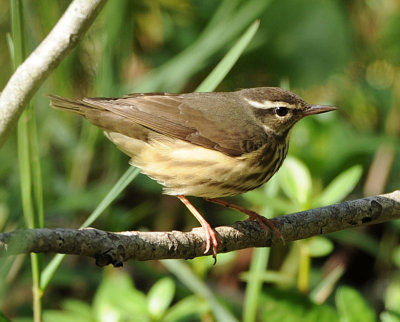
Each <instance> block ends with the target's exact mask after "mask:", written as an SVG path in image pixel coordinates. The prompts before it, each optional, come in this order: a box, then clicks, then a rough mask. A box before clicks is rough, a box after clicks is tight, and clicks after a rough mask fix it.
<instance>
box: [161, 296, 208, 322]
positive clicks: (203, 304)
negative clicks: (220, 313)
mask: <svg viewBox="0 0 400 322" xmlns="http://www.w3.org/2000/svg"><path fill="white" fill-rule="evenodd" d="M208 310H209V305H208V303H207V301H206V300H202V299H200V298H199V297H198V296H196V295H192V296H188V297H185V298H184V299H183V300H181V301H179V302H178V303H176V304H175V305H174V306H172V307H171V308H170V309H169V310H168V311H167V312H166V314H165V316H164V317H163V321H164V322H175V321H200V320H201V316H202V315H203V314H205V313H207V312H208Z"/></svg>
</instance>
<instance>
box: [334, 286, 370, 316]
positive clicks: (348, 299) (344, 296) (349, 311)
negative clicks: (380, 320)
mask: <svg viewBox="0 0 400 322" xmlns="http://www.w3.org/2000/svg"><path fill="white" fill-rule="evenodd" d="M335 302H336V306H337V309H338V313H339V316H340V321H346V322H372V321H376V316H375V312H374V311H373V310H371V308H370V306H369V304H368V303H367V302H366V301H365V300H364V299H363V297H362V296H361V294H360V293H359V292H358V291H357V290H355V289H354V288H351V287H349V286H341V287H340V288H338V290H337V291H336V296H335Z"/></svg>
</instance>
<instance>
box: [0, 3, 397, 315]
mask: <svg viewBox="0 0 400 322" xmlns="http://www.w3.org/2000/svg"><path fill="white" fill-rule="evenodd" d="M68 4H69V1H51V0H42V1H24V2H23V31H22V33H23V35H24V36H23V39H22V40H21V42H22V43H24V44H25V47H26V48H25V49H26V52H27V53H29V52H30V51H31V50H32V49H33V48H34V47H35V46H36V45H37V44H38V43H39V42H40V41H41V40H42V39H43V38H44V37H45V35H46V34H47V33H48V32H49V31H50V29H51V28H52V26H53V25H54V24H55V23H56V21H57V20H58V19H59V17H60V16H61V14H62V13H63V12H64V10H65V8H66V7H67V5H68ZM0 6H1V8H2V10H0V64H1V66H2V73H0V87H1V88H2V87H4V85H5V84H6V82H7V79H8V78H9V77H10V75H11V73H12V70H13V63H12V61H13V59H11V56H13V57H14V58H15V53H16V49H15V48H17V47H15V46H16V45H17V43H16V38H15V32H13V37H12V40H13V41H14V54H13V51H11V55H10V51H9V49H8V48H7V34H9V33H10V32H11V26H12V23H13V22H15V21H13V20H12V19H11V16H12V15H11V13H10V12H11V7H10V2H9V1H6V0H0ZM256 19H259V20H260V26H259V29H258V31H257V33H256V34H255V36H254V38H253V39H252V41H251V42H250V45H249V46H248V47H247V50H246V51H245V52H244V53H243V54H242V55H241V57H240V59H239V60H238V62H237V63H236V64H235V65H234V67H233V68H232V70H231V71H230V73H229V74H228V75H227V77H226V78H225V79H224V80H223V81H222V83H221V84H220V85H219V86H218V88H217V90H219V91H224V90H226V91H230V90H235V89H237V88H245V87H256V86H281V87H285V88H290V89H291V90H292V91H294V92H296V93H297V94H299V95H301V96H302V97H303V98H304V99H306V100H307V101H309V102H313V103H319V104H332V105H336V106H339V107H340V109H339V110H338V111H337V112H335V113H329V114H327V115H321V116H319V117H313V118H310V119H306V120H304V121H302V122H301V124H299V125H297V126H296V128H295V129H294V131H293V133H292V140H291V148H290V151H289V153H290V155H291V157H290V158H289V159H288V160H287V161H286V162H285V165H284V167H283V168H282V169H281V171H280V172H279V174H278V175H276V176H275V177H274V178H273V179H272V180H271V181H270V182H269V183H268V184H266V185H265V186H264V187H262V188H260V189H258V190H256V191H253V192H250V193H247V194H245V195H243V196H239V197H237V198H234V199H235V201H236V202H238V203H241V204H243V205H246V206H248V207H251V208H252V209H255V210H257V211H259V212H260V213H262V214H264V215H267V216H276V215H282V214H285V213H288V212H293V211H299V210H302V209H307V208H310V207H317V206H322V205H327V204H331V203H334V202H338V201H340V200H343V199H344V198H359V197H362V196H364V195H373V194H378V193H382V192H389V191H392V190H395V189H399V185H400V162H399V160H400V4H399V3H398V1H396V0H374V1H368V2H364V1H334V0H329V1H317V0H311V1H300V0H279V1H278V0H271V1H264V0H225V1H209V0H206V1H196V0H192V1H189V0H157V1H145V0H137V1H129V0H119V1H109V2H108V3H107V5H106V6H105V8H104V9H103V11H102V12H101V14H100V16H99V17H98V19H97V20H96V22H95V23H94V25H93V26H92V27H91V29H90V30H89V33H88V34H87V35H86V36H85V38H84V39H83V40H82V41H81V42H80V44H79V46H78V48H77V49H75V50H74V51H73V52H72V53H71V54H70V55H69V56H68V57H67V58H66V59H65V61H64V62H63V63H62V64H61V65H60V66H59V68H58V69H57V70H56V72H55V73H53V75H51V77H50V78H49V80H48V81H47V82H46V84H45V86H43V87H42V88H41V89H40V90H39V92H38V93H37V95H35V97H34V99H33V102H32V105H33V107H32V108H31V112H30V114H27V115H25V118H24V120H31V119H36V123H34V124H36V129H35V128H34V127H33V129H32V126H31V127H28V130H27V131H28V135H26V136H25V137H27V138H29V140H31V141H32V140H33V143H32V142H25V145H24V142H23V140H22V139H21V138H23V137H24V136H23V133H24V130H23V129H24V128H23V125H20V126H19V129H18V137H19V138H18V139H17V131H15V135H13V136H12V137H11V138H10V139H9V140H8V142H7V144H6V145H5V146H4V147H3V148H2V149H1V150H0V182H1V184H0V229H1V230H2V231H11V230H15V229H18V228H23V227H25V226H26V221H27V220H24V215H23V214H26V206H23V205H26V204H25V203H24V202H23V200H24V198H23V197H21V196H23V195H24V193H26V191H25V192H24V187H27V186H28V183H29V182H30V181H29V180H31V179H29V175H27V174H26V173H25V174H24V171H21V170H23V169H24V162H25V161H26V160H27V159H29V158H31V159H32V160H31V161H33V163H31V164H37V163H38V160H40V169H41V178H42V179H41V180H42V182H43V187H42V188H41V187H38V179H37V178H36V179H35V177H33V180H31V181H32V183H29V184H32V185H33V186H36V187H35V188H33V191H39V192H40V191H41V189H42V191H43V192H42V195H43V200H42V202H43V207H42V208H41V206H40V200H41V199H40V198H39V197H37V196H36V197H35V198H34V200H36V204H35V205H36V206H35V207H36V208H35V209H36V210H35V211H36V212H39V213H40V209H43V212H44V225H45V226H46V227H73V228H76V227H79V226H81V224H82V223H83V222H84V221H85V220H86V218H87V217H88V215H89V214H90V213H91V212H92V211H93V210H94V209H95V208H96V207H97V206H98V205H99V204H100V203H101V202H102V201H103V200H104V198H105V196H106V195H107V194H108V193H110V190H111V188H112V187H113V186H114V184H115V183H116V182H117V181H118V179H119V178H120V177H121V176H122V175H123V173H124V172H125V171H126V169H127V168H128V164H127V161H128V158H127V157H126V156H125V155H123V154H122V153H121V152H119V151H118V150H117V149H116V148H115V147H114V146H113V145H112V144H111V143H110V142H108V141H107V140H106V139H105V138H104V136H103V135H102V134H101V132H100V131H99V130H98V129H97V128H95V127H93V126H92V125H90V124H88V122H86V121H84V120H81V119H79V118H77V117H75V116H72V115H68V114H66V113H62V112H60V111H55V110H53V109H50V108H49V106H48V99H47V98H46V97H45V96H44V94H46V93H54V94H58V95H64V96H70V97H79V96H83V95H85V96H120V95H123V94H126V93H132V92H142V91H143V92H146V91H147V92H155V91H170V92H190V91H193V90H195V89H196V88H197V86H198V85H199V84H200V83H201V82H202V81H203V80H204V79H205V78H206V77H207V75H209V74H210V72H211V71H212V69H213V68H214V67H215V66H216V65H217V64H218V62H219V61H220V60H221V59H222V57H223V56H224V55H225V54H226V53H227V52H228V51H229V50H230V49H231V48H232V46H233V45H234V43H235V42H236V41H237V40H238V39H239V38H240V37H241V36H242V35H243V34H244V32H245V30H246V29H247V28H248V27H249V26H250V25H251V24H252V23H253V22H254V21H255V20H256ZM14 31H15V30H14ZM29 131H33V132H29ZM29 133H30V135H29ZM32 133H37V141H36V144H37V150H36V151H37V153H36V154H35V152H34V151H35V147H34V145H35V139H34V138H33V139H32ZM29 140H28V141H29ZM32 145H33V147H32ZM17 146H18V149H17ZM24 146H25V147H27V148H26V149H25V150H24V148H23V147H24ZM26 150H28V152H29V151H31V152H32V151H33V153H31V154H29V153H28V155H26V154H24V151H25V152H26ZM17 160H19V165H18V162H17ZM33 169H35V166H33ZM32 172H33V173H37V172H35V171H34V170H33V171H32ZM130 175H131V176H132V177H133V176H134V174H132V173H131V174H130ZM27 180H28V181H29V182H27ZM36 189H38V190H36ZM25 190H26V189H25ZM160 192H161V188H160V187H159V186H158V185H157V184H156V183H155V182H153V181H151V180H150V179H148V178H147V177H145V176H142V175H139V176H137V177H136V178H135V180H134V181H133V182H132V184H130V185H129V186H128V187H127V188H126V189H124V190H123V192H122V193H121V195H120V196H119V197H118V198H117V200H116V201H115V202H113V203H112V205H111V206H110V207H108V208H107V209H106V210H105V212H104V214H103V215H102V216H101V217H99V218H98V219H97V220H96V221H95V222H94V223H93V224H92V226H95V227H96V228H100V229H105V230H110V231H122V230H146V229H148V230H171V229H183V230H189V229H191V228H192V227H194V226H197V225H198V224H197V223H196V222H195V220H194V218H192V216H190V215H189V214H188V213H187V210H186V209H185V208H184V207H183V206H182V205H180V204H179V201H178V200H176V199H175V198H172V197H168V196H162V195H161V194H160ZM28 194H29V192H28ZM38 201H39V202H38ZM193 202H194V203H195V205H197V206H198V207H199V209H201V211H202V212H203V213H204V214H205V217H206V218H207V219H208V220H209V221H210V223H211V224H212V225H223V224H229V223H232V222H234V221H235V220H241V219H243V217H242V216H241V215H240V214H236V213H233V212H232V211H229V210H226V209H222V208H220V207H218V206H214V205H210V204H206V203H203V202H202V200H196V199H193ZM36 215H37V214H36ZM25 218H26V215H25ZM36 218H40V216H39V217H36ZM28 222H29V220H28ZM32 222H33V223H32V225H36V226H38V225H40V220H36V223H35V220H33V221H32ZM399 230H400V225H399V223H397V222H392V223H388V224H384V225H378V226H374V227H369V228H368V229H363V230H352V231H342V232H339V233H335V234H330V235H329V236H325V237H316V238H311V239H309V240H303V241H298V242H295V243H291V244H289V245H286V246H285V247H276V248H272V249H271V250H269V249H246V250H243V251H239V252H236V253H231V254H220V255H218V263H217V265H216V266H212V259H210V258H197V259H194V260H190V261H182V262H181V261H160V262H158V261H154V262H145V263H141V262H134V261H131V262H129V263H126V264H125V265H124V268H122V269H113V268H108V267H107V268H104V269H100V268H98V267H95V265H94V263H93V262H92V261H91V260H89V259H86V258H81V257H74V256H68V257H66V258H65V259H64V260H63V261H62V258H61V257H57V260H58V262H59V263H61V264H60V266H59V267H58V268H57V265H56V264H55V263H56V262H55V261H54V259H53V257H54V256H53V255H44V256H39V257H38V259H37V262H38V265H37V267H38V269H39V273H38V275H36V276H40V279H39V282H37V283H36V284H35V277H32V274H31V264H30V260H29V256H17V257H14V258H2V259H0V310H1V311H2V312H4V317H2V316H1V315H0V321H1V320H2V319H3V320H6V319H7V318H6V317H8V318H10V319H12V320H13V321H14V320H15V321H18V320H19V321H25V320H30V319H31V316H32V291H31V290H32V285H36V288H35V287H34V289H36V290H40V292H41V291H43V292H44V293H43V297H42V304H43V309H41V310H43V316H44V320H46V321H55V320H57V321H71V320H72V319H74V320H75V321H150V320H154V321H157V320H163V321H192V320H200V319H201V320H204V321H208V320H211V321H212V320H214V319H215V320H223V321H230V320H231V321H234V320H244V321H254V320H259V321H263V320H266V319H267V317H268V320H269V321H279V320H280V321H282V320H283V321H290V320H294V319H296V320H300V321H301V320H304V321H313V320H317V319H321V318H323V319H324V321H325V320H326V321H337V320H338V319H339V318H340V319H343V320H348V321H353V320H354V321H356V320H360V321H375V320H377V319H378V317H379V319H381V320H383V321H400V300H399V299H400V271H399V268H400V247H399V237H398V236H399ZM32 260H34V261H35V259H33V258H32ZM49 263H51V265H53V266H52V267H54V269H49V266H48V265H49ZM33 267H34V266H33ZM40 272H42V273H40ZM43 272H45V273H48V274H47V275H44V273H43ZM49 272H50V273H49ZM53 274H54V275H53ZM33 276H35V275H33ZM32 278H33V281H32ZM40 292H39V293H40ZM39 297H40V296H39Z"/></svg>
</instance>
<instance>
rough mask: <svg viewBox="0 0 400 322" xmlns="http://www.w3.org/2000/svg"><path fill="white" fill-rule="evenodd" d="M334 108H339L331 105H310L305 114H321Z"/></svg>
mask: <svg viewBox="0 0 400 322" xmlns="http://www.w3.org/2000/svg"><path fill="white" fill-rule="evenodd" d="M334 110H337V107H334V106H329V105H310V107H309V108H307V109H306V110H305V111H304V112H303V116H308V115H314V114H321V113H326V112H330V111H334Z"/></svg>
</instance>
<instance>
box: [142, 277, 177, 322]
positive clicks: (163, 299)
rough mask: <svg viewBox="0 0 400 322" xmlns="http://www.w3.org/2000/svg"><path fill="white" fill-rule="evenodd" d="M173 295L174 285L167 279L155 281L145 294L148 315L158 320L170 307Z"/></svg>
mask: <svg viewBox="0 0 400 322" xmlns="http://www.w3.org/2000/svg"><path fill="white" fill-rule="evenodd" d="M174 294H175V283H174V281H173V280H172V279H171V278H169V277H164V278H162V279H161V280H159V281H157V283H155V284H154V285H153V287H152V288H151V289H150V291H149V293H148V294H147V301H148V308H149V312H150V315H151V316H152V317H153V318H154V319H155V320H159V319H160V318H161V317H162V316H163V315H164V313H165V311H166V310H167V308H168V307H169V306H170V304H171V302H172V300H173V298H174Z"/></svg>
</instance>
